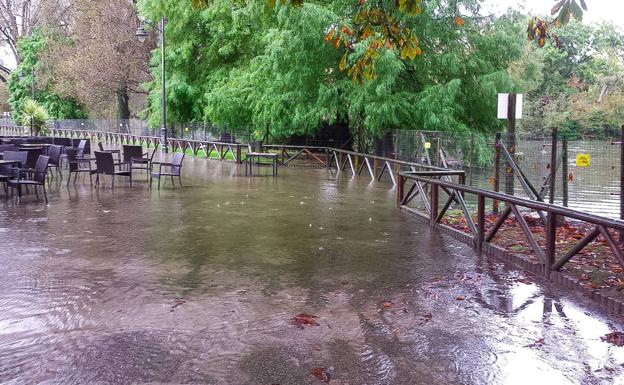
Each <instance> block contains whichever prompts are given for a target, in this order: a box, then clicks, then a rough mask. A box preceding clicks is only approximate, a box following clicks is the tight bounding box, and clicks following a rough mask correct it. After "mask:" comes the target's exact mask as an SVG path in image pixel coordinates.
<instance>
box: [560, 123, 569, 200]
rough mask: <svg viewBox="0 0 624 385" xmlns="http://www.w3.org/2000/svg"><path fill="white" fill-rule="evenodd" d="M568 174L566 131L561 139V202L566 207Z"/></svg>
mask: <svg viewBox="0 0 624 385" xmlns="http://www.w3.org/2000/svg"><path fill="white" fill-rule="evenodd" d="M568 172H569V171H568V135H567V131H564V132H563V136H562V138H561V200H562V203H563V206H564V207H568V199H569V186H568Z"/></svg>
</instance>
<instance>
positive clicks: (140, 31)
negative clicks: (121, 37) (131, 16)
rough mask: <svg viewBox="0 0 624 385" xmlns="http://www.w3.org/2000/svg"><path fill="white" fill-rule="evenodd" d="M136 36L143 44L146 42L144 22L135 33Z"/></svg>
mask: <svg viewBox="0 0 624 385" xmlns="http://www.w3.org/2000/svg"><path fill="white" fill-rule="evenodd" d="M134 36H136V37H137V38H138V39H139V41H140V42H141V43H143V42H144V41H145V38H146V37H147V32H145V24H144V23H143V21H141V23H140V24H139V27H138V28H137V30H136V32H135V33H134Z"/></svg>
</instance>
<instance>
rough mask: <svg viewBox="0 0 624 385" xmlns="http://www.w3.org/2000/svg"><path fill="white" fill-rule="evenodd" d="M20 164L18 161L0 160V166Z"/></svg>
mask: <svg viewBox="0 0 624 385" xmlns="http://www.w3.org/2000/svg"><path fill="white" fill-rule="evenodd" d="M21 163H22V162H21V161H19V160H3V159H2V160H0V166H11V165H20V164H21Z"/></svg>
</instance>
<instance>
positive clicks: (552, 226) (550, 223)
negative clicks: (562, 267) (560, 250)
mask: <svg viewBox="0 0 624 385" xmlns="http://www.w3.org/2000/svg"><path fill="white" fill-rule="evenodd" d="M556 240H557V214H554V213H553V212H552V211H549V212H548V217H547V219H546V255H545V264H544V274H545V275H546V278H550V272H551V270H552V268H553V265H554V264H555V252H556Z"/></svg>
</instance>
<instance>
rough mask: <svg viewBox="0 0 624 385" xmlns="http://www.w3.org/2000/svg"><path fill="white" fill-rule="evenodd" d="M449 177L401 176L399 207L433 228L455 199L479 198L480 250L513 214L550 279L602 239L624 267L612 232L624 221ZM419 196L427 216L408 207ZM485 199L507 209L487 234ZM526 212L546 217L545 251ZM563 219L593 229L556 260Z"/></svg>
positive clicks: (622, 227)
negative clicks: (442, 199) (443, 196)
mask: <svg viewBox="0 0 624 385" xmlns="http://www.w3.org/2000/svg"><path fill="white" fill-rule="evenodd" d="M449 173H450V172H448V171H447V172H446V173H437V174H436V173H423V172H407V173H406V172H402V173H399V175H398V187H397V206H398V207H399V208H401V209H403V210H408V211H411V212H414V213H417V214H420V215H423V216H426V217H427V218H428V220H429V222H430V223H431V225H436V224H438V223H440V222H441V220H442V219H443V217H444V215H445V213H446V211H447V210H448V208H449V206H450V204H451V202H452V201H453V198H454V196H457V195H465V194H471V195H474V196H476V198H477V210H476V228H475V231H474V232H473V233H472V241H473V243H474V246H475V247H476V248H477V249H478V250H481V249H483V247H484V246H485V245H486V244H489V243H490V242H492V240H493V239H494V237H495V236H496V234H497V233H498V231H499V230H500V228H501V226H502V225H503V223H504V222H505V220H507V219H508V218H510V215H511V214H512V213H513V214H514V216H513V219H514V221H515V222H517V223H518V225H519V227H520V229H521V230H522V233H523V234H524V236H525V238H526V240H527V242H528V244H529V246H530V248H531V250H532V251H533V253H534V254H535V256H536V257H537V258H538V259H539V260H540V262H541V263H542V264H543V265H544V272H545V274H546V276H549V275H550V272H551V271H555V270H559V269H560V268H561V267H562V266H564V265H565V264H566V263H567V262H569V261H570V260H571V259H572V258H573V257H574V256H575V255H577V254H579V252H580V251H581V250H583V248H585V247H586V246H587V245H589V244H590V243H591V242H592V241H594V240H595V239H596V238H597V237H598V236H602V237H603V238H604V240H605V241H606V243H607V244H608V246H609V248H610V249H611V251H612V252H613V255H614V257H615V259H616V260H617V261H618V263H619V264H620V265H621V266H622V267H624V255H623V253H622V249H621V245H619V244H618V241H617V240H616V239H615V237H614V235H613V234H612V233H611V230H614V231H616V232H619V231H622V230H624V221H621V220H616V219H610V218H606V217H602V216H599V215H594V214H589V213H586V212H582V211H577V210H572V209H569V208H566V207H562V206H558V205H553V204H548V203H544V202H539V201H534V200H528V199H523V198H518V197H515V196H512V195H507V194H501V193H496V192H492V191H488V190H483V189H479V188H474V187H470V186H466V185H464V184H458V183H453V182H449V181H445V180H442V179H441V177H442V176H444V175H449ZM410 184H411V186H410V188H409V189H406V187H407V186H408V185H410ZM418 186H420V187H418ZM425 187H428V188H429V193H428V195H429V196H427V194H426V193H425ZM416 190H418V191H416ZM440 190H443V191H444V192H446V193H447V195H448V199H447V202H446V203H445V204H444V205H443V208H442V210H440V209H439V199H440ZM406 192H407V193H406ZM417 196H420V198H422V200H423V203H424V206H425V207H428V209H427V208H426V209H425V211H426V213H424V212H422V211H419V210H417V209H415V208H414V207H410V206H409V203H410V202H413V201H414V200H415V199H416V197H417ZM486 199H491V200H496V201H499V202H502V203H504V204H505V206H506V208H505V210H504V211H503V212H502V213H501V214H500V215H499V217H498V219H497V221H496V222H495V223H494V224H493V225H492V226H491V227H490V228H489V229H488V231H486V221H485V218H486V206H485V200H486ZM523 210H525V211H526V210H529V211H534V212H538V213H543V214H544V215H545V217H546V223H545V224H544V227H545V228H544V232H545V236H546V242H545V243H546V247H545V249H542V247H541V246H540V245H539V244H538V242H537V241H536V239H535V237H534V235H533V233H532V232H531V229H530V227H529V225H528V224H527V222H526V220H525V219H524V217H523V215H522V212H521V211H523ZM464 215H465V217H466V220H467V221H472V217H471V215H470V213H468V212H465V213H464ZM560 217H561V218H569V219H572V220H576V221H581V222H584V223H586V224H588V225H590V227H591V230H590V231H589V232H587V233H586V234H585V236H584V237H583V238H582V239H580V240H579V241H578V242H576V243H574V244H573V246H572V247H571V248H569V249H568V250H566V251H565V252H564V253H563V255H562V256H561V257H560V258H559V259H557V258H556V255H557V250H556V246H557V243H556V241H557V239H556V235H557V221H558V219H559V218H560Z"/></svg>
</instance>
